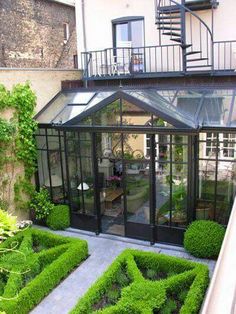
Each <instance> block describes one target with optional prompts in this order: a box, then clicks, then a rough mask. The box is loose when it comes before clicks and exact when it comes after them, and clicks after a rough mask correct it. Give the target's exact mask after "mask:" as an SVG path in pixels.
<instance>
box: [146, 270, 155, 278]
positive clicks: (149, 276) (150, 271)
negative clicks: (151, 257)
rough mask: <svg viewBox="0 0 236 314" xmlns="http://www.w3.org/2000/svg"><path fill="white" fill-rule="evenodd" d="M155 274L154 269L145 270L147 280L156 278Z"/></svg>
mask: <svg viewBox="0 0 236 314" xmlns="http://www.w3.org/2000/svg"><path fill="white" fill-rule="evenodd" d="M156 274H157V272H156V271H155V269H148V270H147V278H148V279H151V280H153V279H154V278H155V277H156Z"/></svg>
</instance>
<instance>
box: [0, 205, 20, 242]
mask: <svg viewBox="0 0 236 314" xmlns="http://www.w3.org/2000/svg"><path fill="white" fill-rule="evenodd" d="M16 223H17V222H16V217H15V216H11V215H10V214H8V213H7V212H5V211H3V210H2V209H0V242H1V241H2V240H5V239H7V238H8V237H12V236H14V235H15V233H16V232H17V231H18V228H17V225H16Z"/></svg>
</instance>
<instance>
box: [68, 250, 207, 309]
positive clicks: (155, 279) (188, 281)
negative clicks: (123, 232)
mask: <svg viewBox="0 0 236 314" xmlns="http://www.w3.org/2000/svg"><path fill="white" fill-rule="evenodd" d="M208 281H209V276H208V267H207V266H206V265H203V264H199V263H195V262H191V261H187V260H184V259H181V258H176V257H171V256H166V255H163V254H157V253H152V252H142V251H138V250H130V249H129V250H125V251H124V252H123V253H122V254H121V255H120V256H118V257H117V258H116V260H115V261H114V262H113V263H112V264H111V266H110V267H109V268H108V270H107V271H106V272H105V273H104V274H103V275H102V277H100V278H99V279H98V280H97V282H96V283H95V284H94V285H93V286H92V287H91V288H90V289H89V290H88V292H87V293H86V294H85V296H84V297H82V299H80V301H79V302H78V304H77V305H76V307H75V308H74V309H73V310H72V312H71V314H76V313H79V314H89V313H100V314H129V313H130V314H134V313H135V314H139V313H140V314H142V313H143V314H145V313H146V314H148V313H149V314H151V313H155V314H164V313H169V314H175V313H176V314H177V313H182V314H194V313H198V312H199V309H200V306H201V303H202V300H203V298H204V295H205V291H206V288H207V286H208Z"/></svg>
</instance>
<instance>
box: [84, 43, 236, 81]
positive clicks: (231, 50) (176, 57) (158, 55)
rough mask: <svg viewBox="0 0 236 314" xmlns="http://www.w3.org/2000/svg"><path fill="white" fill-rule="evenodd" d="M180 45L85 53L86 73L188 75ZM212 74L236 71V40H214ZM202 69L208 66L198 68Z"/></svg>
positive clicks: (100, 75) (95, 75)
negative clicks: (185, 70) (184, 67)
mask: <svg viewBox="0 0 236 314" xmlns="http://www.w3.org/2000/svg"><path fill="white" fill-rule="evenodd" d="M182 53H183V51H182V49H181V46H180V45H163V46H147V47H137V48H131V47H127V48H124V47H122V48H108V49H104V50H96V51H88V52H83V53H82V66H83V77H84V79H88V78H91V79H92V78H112V77H114V78H115V77H127V78H128V77H135V76H136V77H137V76H138V77H145V76H146V77H149V76H150V77H151V76H152V77H153V76H156V77H158V76H174V75H176V74H181V75H184V74H186V73H191V72H189V71H188V72H184V70H183V64H182ZM213 65H214V68H213V69H211V70H210V72H211V74H214V72H220V73H222V74H223V75H224V74H234V73H235V74H236V72H235V69H236V40H231V41H216V42H214V43H213ZM196 71H197V72H198V73H201V72H202V71H205V69H204V68H199V69H194V72H196Z"/></svg>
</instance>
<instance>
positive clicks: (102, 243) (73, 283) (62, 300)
mask: <svg viewBox="0 0 236 314" xmlns="http://www.w3.org/2000/svg"><path fill="white" fill-rule="evenodd" d="M41 228H42V227H41ZM42 229H46V230H47V228H42ZM55 233H57V234H61V235H65V236H71V237H79V238H81V239H84V240H86V241H87V242H88V247H89V254H90V256H89V258H88V259H87V260H86V261H84V262H83V263H82V264H81V265H80V266H79V267H78V268H77V269H75V270H74V271H73V272H72V273H71V274H70V275H69V276H68V277H67V278H66V279H65V280H64V281H62V282H61V283H60V284H59V285H58V286H57V287H56V288H55V289H54V290H53V291H52V292H51V293H50V294H49V295H48V296H47V297H46V298H44V299H43V301H42V302H41V303H40V304H39V305H38V306H37V307H36V308H35V309H34V310H33V311H32V312H31V313H32V314H52V313H53V314H55V313H60V314H66V313H69V312H70V310H71V309H72V308H73V307H74V306H75V304H76V303H77V301H78V299H79V298H81V297H82V296H83V295H84V293H85V292H86V291H87V290H88V288H89V287H90V286H91V285H92V284H93V283H94V282H95V281H96V280H97V279H98V278H99V277H100V276H101V274H102V273H103V272H104V271H105V270H106V269H107V268H108V266H109V265H110V264H111V262H112V261H113V260H114V259H115V258H116V256H117V255H119V254H120V253H121V252H122V251H123V250H124V249H127V248H134V249H139V250H144V251H152V252H157V253H160V252H161V253H164V254H167V255H172V256H178V257H183V258H186V259H189V260H194V261H197V262H198V261H199V262H203V263H205V264H207V265H208V266H209V269H210V274H212V272H213V270H214V267H215V262H214V261H211V260H201V259H197V258H194V257H192V256H190V255H189V254H187V253H186V252H185V251H184V249H183V248H180V247H176V246H168V245H162V244H155V245H154V246H150V244H149V242H145V241H138V240H133V239H127V238H121V237H116V236H110V235H99V236H96V235H94V233H92V232H84V231H78V230H75V229H72V228H69V229H67V230H66V231H56V232H55Z"/></svg>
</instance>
